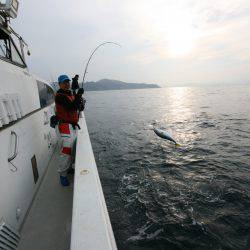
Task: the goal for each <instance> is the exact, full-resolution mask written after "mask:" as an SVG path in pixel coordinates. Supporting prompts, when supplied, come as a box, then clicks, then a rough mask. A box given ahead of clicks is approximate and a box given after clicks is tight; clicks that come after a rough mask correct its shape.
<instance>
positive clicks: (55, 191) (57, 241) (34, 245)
mask: <svg viewBox="0 0 250 250" xmlns="http://www.w3.org/2000/svg"><path fill="white" fill-rule="evenodd" d="M56 151H57V150H55V152H54V154H53V156H52V159H51V161H50V163H49V166H48V169H47V172H46V174H45V176H44V180H43V181H42V184H41V186H40V188H39V191H38V193H37V195H36V197H35V199H34V201H33V204H32V207H31V209H30V211H29V213H28V217H27V219H26V221H25V223H24V225H23V228H22V230H21V241H20V244H19V247H18V250H34V249H36V250H44V249H46V250H50V249H51V250H57V249H58V250H66V249H67V250H68V249H70V234H71V221H72V203H73V179H74V178H73V176H72V177H71V180H70V181H71V184H70V186H69V187H62V186H61V185H60V183H59V176H58V173H57V165H56V164H57V163H56V159H55V157H56V155H55V154H56Z"/></svg>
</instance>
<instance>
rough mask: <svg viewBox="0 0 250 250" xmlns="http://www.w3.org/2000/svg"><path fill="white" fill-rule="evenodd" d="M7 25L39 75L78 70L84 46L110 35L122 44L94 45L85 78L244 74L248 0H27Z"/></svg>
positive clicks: (241, 77)
mask: <svg viewBox="0 0 250 250" xmlns="http://www.w3.org/2000/svg"><path fill="white" fill-rule="evenodd" d="M14 26H15V28H16V30H18V32H19V33H21V34H22V35H23V36H24V38H26V40H27V42H28V43H29V44H30V47H31V50H32V57H31V59H30V60H29V64H30V65H31V70H32V71H34V72H35V73H37V74H39V75H42V76H44V77H45V78H48V76H49V75H50V73H51V72H52V74H53V75H55V76H56V75H57V74H59V73H61V72H68V73H69V74H72V75H73V74H74V73H75V72H79V73H80V74H81V72H83V68H84V63H86V61H87V59H88V56H89V54H90V52H91V50H92V49H93V48H94V47H95V46H96V45H98V44H99V43H100V42H103V41H107V40H108V41H109V40H110V41H116V42H119V43H121V44H122V45H123V47H122V49H117V48H114V47H112V46H107V47H105V48H102V50H100V51H98V53H97V54H96V55H95V57H94V59H93V62H92V64H91V65H90V69H89V74H88V80H98V79H100V78H117V79H121V80H125V81H126V80H127V81H133V82H134V81H138V82H147V81H150V82H157V83H162V84H164V83H165V82H180V81H187V82H194V81H200V82H208V81H225V82H226V81H228V82H230V81H232V79H233V81H250V76H249V75H248V73H247V72H249V68H250V64H249V60H250V43H249V40H250V31H249V27H250V2H249V1H248V0H238V1H235V0H220V1H217V0H216V1H215V0H210V1H208V0H204V1H195V0H180V1H171V0H136V1H132V0H126V1H122V0H85V1H82V0H72V1H68V0H67V1H66V0H54V1H49V0H44V1H32V0H26V1H23V2H21V9H20V16H19V18H18V19H17V20H16V21H15V22H14ZM232 68H234V70H231V69H232ZM197 69H198V70H199V72H197ZM149 72H150V73H149ZM180 72H181V74H180Z"/></svg>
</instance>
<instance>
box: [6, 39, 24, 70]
mask: <svg viewBox="0 0 250 250" xmlns="http://www.w3.org/2000/svg"><path fill="white" fill-rule="evenodd" d="M10 47H11V59H12V61H13V62H15V63H18V64H20V65H22V66H25V64H24V63H23V59H22V57H21V56H20V54H19V52H18V50H17V48H16V47H15V45H14V43H13V41H10Z"/></svg>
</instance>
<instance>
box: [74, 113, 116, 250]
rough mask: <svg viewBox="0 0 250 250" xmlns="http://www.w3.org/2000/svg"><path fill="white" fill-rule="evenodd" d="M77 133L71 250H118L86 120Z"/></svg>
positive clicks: (82, 119)
mask: <svg viewBox="0 0 250 250" xmlns="http://www.w3.org/2000/svg"><path fill="white" fill-rule="evenodd" d="M80 126H81V130H79V131H78V139H77V151H76V164H75V181H74V196H73V214H72V230H71V248H70V249H71V250H85V249H86V250H97V249H102V250H111V249H112V250H114V249H117V247H116V242H115V238H114V234H113V230H112V227H111V224H110V219H109V215H108V211H107V207H106V203H105V199H104V196H103V191H102V186H101V183H100V179H99V175H98V171H97V167H96V163H95V158H94V154H93V151H92V146H91V142H90V139H89V134H88V129H87V125H86V122H85V118H84V117H83V118H81V119H80Z"/></svg>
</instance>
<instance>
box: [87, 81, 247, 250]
mask: <svg viewBox="0 0 250 250" xmlns="http://www.w3.org/2000/svg"><path fill="white" fill-rule="evenodd" d="M85 97H86V99H87V106H86V111H85V115H86V120H87V125H88V129H89V132H90V138H91V142H92V146H93V150H94V154H95V158H96V162H97V166H98V171H99V175H100V179H101V183H102V186H103V190H104V195H105V199H106V203H107V207H108V211H109V215H110V219H111V223H112V227H113V230H114V235H115V238H116V242H117V246H118V249H121V250H130V249H131V250H138V249H145V250H148V249H157V250H160V249H250V86H243V85H242V86H237V87H236V86H230V87H216V86H214V87H204V88H203V87H171V88H161V89H143V90H141V89H140V90H123V91H98V92H87V93H86V95H85ZM152 125H153V126H155V127H157V128H163V129H165V130H166V131H168V132H169V133H170V134H171V135H172V136H173V138H174V139H175V140H176V141H177V142H178V143H180V144H181V145H182V146H181V147H180V148H175V146H174V145H173V143H171V142H169V141H166V140H163V139H161V138H159V137H158V136H157V135H156V134H155V133H154V132H153V131H152Z"/></svg>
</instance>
